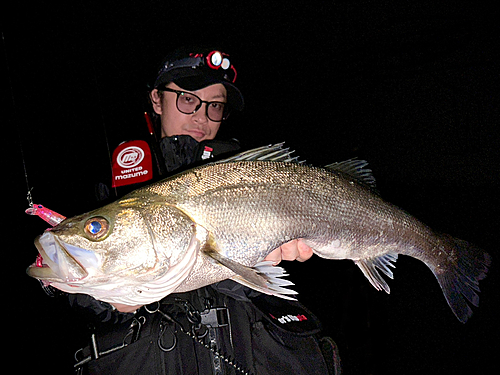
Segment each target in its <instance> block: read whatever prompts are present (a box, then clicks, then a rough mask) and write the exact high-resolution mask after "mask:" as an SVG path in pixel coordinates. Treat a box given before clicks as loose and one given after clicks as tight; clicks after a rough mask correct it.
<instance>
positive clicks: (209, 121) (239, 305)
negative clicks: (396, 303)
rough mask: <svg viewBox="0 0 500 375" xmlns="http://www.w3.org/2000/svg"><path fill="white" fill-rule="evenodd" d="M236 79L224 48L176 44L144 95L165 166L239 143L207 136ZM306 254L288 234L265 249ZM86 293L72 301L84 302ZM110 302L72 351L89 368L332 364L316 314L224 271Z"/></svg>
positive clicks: (201, 369) (228, 106) (191, 369)
mask: <svg viewBox="0 0 500 375" xmlns="http://www.w3.org/2000/svg"><path fill="white" fill-rule="evenodd" d="M235 79H236V70H235V68H234V67H233V65H232V64H231V62H230V61H229V57H228V56H227V55H225V54H223V53H221V52H219V51H205V50H178V51H176V52H174V53H173V54H171V55H170V56H168V57H167V58H166V59H165V61H164V63H163V64H162V67H161V68H160V70H159V73H158V75H157V78H156V80H155V83H154V85H153V89H152V91H151V93H150V99H151V103H152V109H153V111H154V115H155V117H156V121H157V123H158V127H159V131H160V134H161V136H162V139H161V141H160V148H161V151H162V154H163V157H164V159H165V167H166V169H167V171H169V172H174V171H175V170H177V169H178V168H179V167H186V166H189V165H190V164H192V163H193V162H197V161H198V160H199V158H200V157H201V158H202V159H204V158H208V157H209V156H213V155H217V154H220V153H223V152H225V151H231V150H236V149H238V148H239V146H238V144H237V143H235V142H234V141H227V142H224V141H215V140H214V138H215V136H216V135H217V132H218V130H219V127H220V126H221V123H222V121H223V120H224V119H226V118H227V116H228V115H229V112H230V110H241V109H242V108H243V96H242V94H241V92H240V91H239V90H238V88H237V87H236V86H235V85H234V81H235ZM200 151H203V153H200ZM207 153H208V154H209V156H207V155H208V154H207ZM200 155H201V156H200ZM311 256H312V250H311V249H310V248H309V247H308V246H307V245H305V244H304V243H303V242H301V241H299V240H294V241H291V242H289V243H287V244H284V245H283V246H281V247H280V248H278V249H275V250H274V251H273V252H271V253H270V254H269V255H268V256H267V257H266V259H267V260H272V261H274V264H278V263H279V262H280V261H281V260H299V261H304V260H307V259H309V258H310V257H311ZM88 298H90V297H83V296H80V297H74V298H73V302H74V304H75V305H78V306H82V305H86V304H88ZM79 299H80V301H79ZM82 301H83V303H82ZM85 301H86V302H85ZM101 306H104V305H103V304H101ZM114 307H115V308H116V310H118V313H116V312H115V313H113V314H114V316H111V315H113V314H111V313H109V312H108V314H103V313H102V312H101V317H104V319H103V320H104V321H108V323H107V324H106V323H105V324H98V326H97V329H96V331H95V332H94V333H92V336H91V337H92V340H91V343H92V344H91V345H90V347H89V348H85V349H83V350H82V351H81V352H80V353H78V354H79V356H78V358H79V359H81V361H80V364H81V365H82V366H78V367H79V368H81V369H83V365H84V364H86V365H87V366H88V367H87V370H88V372H89V373H91V374H94V373H95V374H98V373H106V374H110V373H116V374H154V373H162V374H240V373H256V374H280V373H287V372H288V373H294V374H328V373H335V372H334V369H335V363H334V361H333V358H332V355H333V353H334V352H335V348H334V346H332V342H331V340H326V339H323V341H321V345H322V346H323V347H324V348H325V349H324V351H326V353H328V354H327V356H326V357H324V356H323V353H322V351H321V348H320V341H319V340H318V339H317V338H316V335H317V333H318V332H319V330H320V326H319V322H318V321H317V320H316V318H315V317H314V316H313V315H312V314H311V313H310V312H309V311H308V310H307V309H305V308H304V307H303V306H302V305H300V304H299V303H298V302H288V301H284V300H281V299H280V298H277V297H271V296H267V295H262V294H260V293H258V292H255V291H253V290H250V289H248V288H246V287H243V286H241V285H240V284H237V283H235V282H233V281H230V280H226V281H223V282H220V283H216V284H214V285H211V286H207V287H204V288H200V289H198V290H195V291H192V292H187V293H174V294H171V295H169V296H167V297H166V298H164V299H163V300H162V301H160V302H158V303H155V304H151V305H148V306H144V307H143V306H127V305H121V304H114ZM132 313H133V314H134V315H132ZM110 323H111V324H110ZM328 368H330V372H329V370H328ZM337 369H338V368H337Z"/></svg>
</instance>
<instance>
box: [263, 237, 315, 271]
mask: <svg viewBox="0 0 500 375" xmlns="http://www.w3.org/2000/svg"><path fill="white" fill-rule="evenodd" d="M312 255H313V251H312V249H311V248H310V247H309V246H307V245H306V244H305V243H304V242H303V241H302V240H301V239H298V240H292V241H290V242H287V243H285V244H283V245H281V246H280V247H278V248H277V249H275V250H273V251H272V252H271V253H269V255H268V256H267V257H265V258H264V260H272V261H273V262H274V265H277V264H279V262H281V261H282V260H298V261H299V262H304V261H306V260H308V259H309V258H310V257H312Z"/></svg>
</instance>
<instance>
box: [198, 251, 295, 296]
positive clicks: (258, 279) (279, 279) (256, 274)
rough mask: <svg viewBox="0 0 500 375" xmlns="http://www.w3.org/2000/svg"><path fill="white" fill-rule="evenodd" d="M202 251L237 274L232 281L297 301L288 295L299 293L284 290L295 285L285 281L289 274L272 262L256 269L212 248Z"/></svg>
mask: <svg viewBox="0 0 500 375" xmlns="http://www.w3.org/2000/svg"><path fill="white" fill-rule="evenodd" d="M202 251H203V253H204V254H205V255H207V256H209V257H210V258H212V259H214V260H216V261H217V262H218V263H220V264H222V265H223V266H225V267H227V268H229V269H230V270H231V271H233V272H234V273H236V275H234V276H233V277H231V280H233V281H236V282H237V283H240V284H242V285H245V286H247V287H249V288H251V289H254V290H257V291H258V292H261V293H264V294H270V295H274V296H277V297H281V298H284V299H289V300H294V299H295V298H292V297H289V296H288V294H297V292H295V291H293V290H291V289H286V288H284V287H285V286H290V285H294V284H293V283H292V282H291V281H289V280H285V279H283V277H285V276H288V274H287V273H286V272H285V270H284V269H283V268H281V267H278V266H273V265H272V264H273V262H272V261H262V262H259V263H257V264H256V265H255V266H254V267H247V266H244V265H242V264H240V263H238V262H235V261H234V260H232V259H229V258H226V257H224V256H223V255H221V254H220V253H219V252H218V251H217V250H215V249H213V248H212V247H210V246H205V247H204V249H203V250H202Z"/></svg>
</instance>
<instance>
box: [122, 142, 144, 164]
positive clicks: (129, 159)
mask: <svg viewBox="0 0 500 375" xmlns="http://www.w3.org/2000/svg"><path fill="white" fill-rule="evenodd" d="M142 159H144V151H143V150H142V148H140V147H137V146H129V147H126V148H124V149H123V150H121V151H120V153H119V154H118V156H117V157H116V162H117V163H118V165H119V166H120V167H122V168H133V167H135V166H136V165H139V163H140V162H141V161H142Z"/></svg>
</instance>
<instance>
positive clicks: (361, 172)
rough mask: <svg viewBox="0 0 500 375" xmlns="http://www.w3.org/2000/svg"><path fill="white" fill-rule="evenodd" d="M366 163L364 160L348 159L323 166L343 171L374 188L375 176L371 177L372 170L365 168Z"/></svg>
mask: <svg viewBox="0 0 500 375" xmlns="http://www.w3.org/2000/svg"><path fill="white" fill-rule="evenodd" d="M367 165H368V162H367V161H366V160H359V159H356V158H354V159H349V160H345V161H341V162H338V163H332V164H328V165H325V167H324V168H326V169H330V170H332V171H335V172H342V173H345V174H347V175H349V176H351V177H353V178H355V179H356V180H358V181H360V182H362V183H364V184H366V185H368V186H369V187H371V188H375V177H373V174H372V170H371V169H369V168H365V167H366V166H367Z"/></svg>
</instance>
